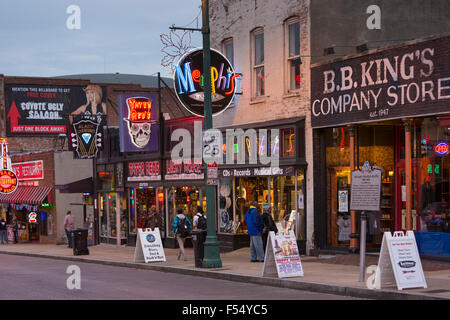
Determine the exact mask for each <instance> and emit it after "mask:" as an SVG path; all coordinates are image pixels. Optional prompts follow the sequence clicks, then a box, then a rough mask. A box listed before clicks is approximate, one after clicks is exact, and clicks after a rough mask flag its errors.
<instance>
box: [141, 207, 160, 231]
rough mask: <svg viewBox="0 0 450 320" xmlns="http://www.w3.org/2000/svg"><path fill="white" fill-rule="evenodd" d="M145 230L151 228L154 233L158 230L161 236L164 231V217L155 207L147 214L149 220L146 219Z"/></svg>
mask: <svg viewBox="0 0 450 320" xmlns="http://www.w3.org/2000/svg"><path fill="white" fill-rule="evenodd" d="M144 228H150V229H152V231H153V230H154V229H155V228H158V229H159V233H160V234H161V232H162V230H163V221H162V215H161V213H160V212H158V211H157V210H156V206H155V205H152V206H151V207H150V212H149V213H148V214H147V218H146V219H145V223H144Z"/></svg>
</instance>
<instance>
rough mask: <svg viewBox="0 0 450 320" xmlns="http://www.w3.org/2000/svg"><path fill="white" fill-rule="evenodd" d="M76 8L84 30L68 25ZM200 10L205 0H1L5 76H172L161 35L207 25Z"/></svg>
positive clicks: (0, 67)
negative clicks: (163, 62)
mask: <svg viewBox="0 0 450 320" xmlns="http://www.w3.org/2000/svg"><path fill="white" fill-rule="evenodd" d="M71 5H76V6H78V7H79V8H80V15H79V17H80V20H79V21H80V29H69V28H68V27H67V25H66V22H67V20H69V21H71V22H72V23H74V21H75V20H74V19H73V18H72V17H73V15H72V14H71V13H66V11H67V9H68V8H69V7H70V6H71ZM200 6H201V0H126V1H124V0H38V1H35V0H1V1H0V41H1V49H0V74H4V75H6V76H35V77H53V76H60V75H69V74H83V73H104V72H106V73H115V72H119V73H124V74H125V73H127V74H143V75H151V74H155V73H156V72H158V71H159V72H161V75H162V76H170V72H171V70H170V67H163V66H162V65H161V60H162V58H163V56H164V53H162V52H161V49H162V48H163V44H162V42H161V40H160V35H161V34H169V33H170V29H169V27H170V26H172V25H175V26H177V27H181V26H183V27H187V26H189V27H193V28H197V27H201V8H200ZM71 12H72V13H73V11H71ZM196 17H198V24H197V20H196ZM191 22H192V23H191ZM72 25H73V24H72ZM177 34H179V35H182V32H181V31H179V32H177ZM190 34H191V37H192V41H191V45H192V46H193V47H199V46H201V44H202V42H201V33H200V32H193V33H190ZM186 38H187V37H185V39H186Z"/></svg>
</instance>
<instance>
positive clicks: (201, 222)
mask: <svg viewBox="0 0 450 320" xmlns="http://www.w3.org/2000/svg"><path fill="white" fill-rule="evenodd" d="M193 224H194V229H193V230H194V231H196V236H197V240H196V241H197V248H198V256H197V259H198V264H201V263H202V261H203V258H204V250H205V240H206V231H207V221H206V217H205V215H204V212H203V208H202V207H201V206H198V207H197V213H196V214H195V216H194V220H193Z"/></svg>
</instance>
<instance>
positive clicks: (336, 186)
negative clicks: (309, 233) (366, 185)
mask: <svg viewBox="0 0 450 320" xmlns="http://www.w3.org/2000/svg"><path fill="white" fill-rule="evenodd" d="M328 176H329V179H330V186H331V190H330V193H329V196H328V199H329V202H328V203H329V208H330V210H331V215H328V216H329V217H330V218H329V221H327V223H328V234H327V237H328V243H331V245H332V246H333V247H345V246H349V245H350V233H351V224H350V202H349V199H350V167H333V168H330V169H329V172H328Z"/></svg>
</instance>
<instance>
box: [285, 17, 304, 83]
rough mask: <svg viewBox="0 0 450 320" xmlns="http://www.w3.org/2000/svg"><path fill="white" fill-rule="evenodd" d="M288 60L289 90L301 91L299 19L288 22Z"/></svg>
mask: <svg viewBox="0 0 450 320" xmlns="http://www.w3.org/2000/svg"><path fill="white" fill-rule="evenodd" d="M285 30H286V44H287V48H286V53H287V55H286V59H287V75H288V77H287V79H288V86H287V87H288V89H289V91H291V90H297V89H300V85H301V78H300V65H301V64H302V61H301V59H300V21H299V20H298V18H293V19H289V20H288V21H287V22H286V29H285Z"/></svg>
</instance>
